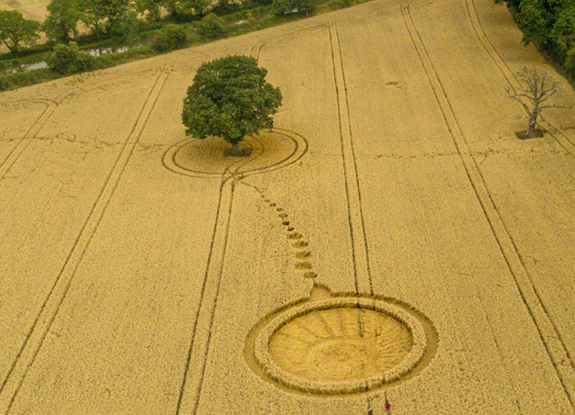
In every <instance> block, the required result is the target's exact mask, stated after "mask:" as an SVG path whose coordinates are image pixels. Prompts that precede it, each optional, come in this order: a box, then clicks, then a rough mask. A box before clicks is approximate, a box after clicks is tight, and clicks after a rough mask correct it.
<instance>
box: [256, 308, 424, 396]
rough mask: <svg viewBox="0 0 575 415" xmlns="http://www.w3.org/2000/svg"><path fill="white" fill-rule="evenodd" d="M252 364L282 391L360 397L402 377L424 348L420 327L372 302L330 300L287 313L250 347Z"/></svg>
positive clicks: (273, 321)
mask: <svg viewBox="0 0 575 415" xmlns="http://www.w3.org/2000/svg"><path fill="white" fill-rule="evenodd" d="M254 348H255V350H254V355H255V360H256V363H257V364H258V365H259V367H260V368H261V370H262V372H263V373H264V375H265V376H267V377H268V378H270V379H271V380H272V381H275V382H278V383H280V384H281V385H282V386H284V387H287V388H290V389H293V390H296V391H300V392H304V393H312V394H324V395H340V394H347V393H357V392H365V391H369V390H373V389H377V388H379V387H382V386H383V385H385V384H388V383H392V382H395V381H397V380H399V379H401V378H402V377H404V376H405V375H407V374H408V373H409V372H410V371H411V370H412V369H413V368H414V367H415V366H416V365H418V363H420V361H421V360H422V358H423V356H424V354H425V353H426V351H427V349H428V341H427V336H426V331H425V329H424V327H423V326H422V324H421V322H420V321H419V320H418V318H417V317H415V316H414V315H413V314H411V313H410V312H408V311H406V310H405V309H403V308H401V307H399V306H397V305H395V304H392V303H389V302H386V301H383V300H379V299H374V298H357V297H339V298H338V297H334V298H330V299H327V300H319V301H311V302H307V303H304V304H300V305H299V306H295V307H291V308H288V309H287V310H285V311H283V312H281V313H279V314H278V315H276V316H275V317H274V318H272V319H271V320H270V321H269V322H268V323H267V324H266V325H265V326H264V327H263V328H262V329H261V330H260V331H259V333H258V335H257V337H256V339H255V344H254Z"/></svg>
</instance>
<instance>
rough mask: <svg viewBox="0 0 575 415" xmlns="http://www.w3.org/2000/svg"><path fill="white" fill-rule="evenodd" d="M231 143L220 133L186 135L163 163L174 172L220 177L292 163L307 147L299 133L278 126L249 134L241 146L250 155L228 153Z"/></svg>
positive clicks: (165, 157) (195, 175) (272, 168)
mask: <svg viewBox="0 0 575 415" xmlns="http://www.w3.org/2000/svg"><path fill="white" fill-rule="evenodd" d="M228 146H229V144H228V143H226V142H225V141H224V140H223V139H222V138H220V137H208V138H205V139H203V140H197V139H186V140H183V141H181V142H179V143H177V144H176V145H174V146H173V147H171V148H170V149H168V151H166V153H165V154H164V157H163V164H164V166H165V167H166V168H167V169H169V170H171V171H173V172H174V173H178V174H183V175H186V176H192V177H221V176H222V175H225V174H226V172H232V173H234V174H243V175H251V174H259V173H265V172H268V171H273V170H277V169H280V168H282V167H285V166H288V165H290V164H293V163H295V162H296V161H298V160H299V159H300V158H301V157H303V155H304V154H305V153H306V152H307V148H308V145H307V141H306V140H305V139H304V138H303V137H301V136H300V135H298V134H295V133H293V132H291V131H285V130H279V129H273V130H271V131H260V133H259V134H257V135H254V136H249V137H246V138H245V139H244V140H243V141H242V142H241V143H240V149H241V150H242V151H245V152H246V154H247V153H249V156H246V157H230V156H227V155H226V149H227V147H228Z"/></svg>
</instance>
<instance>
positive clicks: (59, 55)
mask: <svg viewBox="0 0 575 415" xmlns="http://www.w3.org/2000/svg"><path fill="white" fill-rule="evenodd" d="M47 63H48V67H49V68H50V69H52V70H54V71H56V72H60V73H63V74H69V73H75V72H82V71H86V70H90V69H93V68H94V66H95V59H94V57H93V56H90V55H88V54H87V53H81V52H80V50H79V49H78V45H77V44H76V42H70V44H69V45H64V44H58V45H56V47H55V48H54V53H53V54H52V56H50V57H49V58H48V60H47Z"/></svg>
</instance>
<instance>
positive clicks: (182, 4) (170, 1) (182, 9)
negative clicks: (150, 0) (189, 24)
mask: <svg viewBox="0 0 575 415" xmlns="http://www.w3.org/2000/svg"><path fill="white" fill-rule="evenodd" d="M210 3H211V2H210V0H161V5H162V7H164V8H165V9H166V10H167V11H168V13H169V14H170V16H171V17H172V19H174V20H176V21H192V20H198V19H199V18H200V17H202V16H204V15H205V14H206V11H207V9H208V6H209V5H210Z"/></svg>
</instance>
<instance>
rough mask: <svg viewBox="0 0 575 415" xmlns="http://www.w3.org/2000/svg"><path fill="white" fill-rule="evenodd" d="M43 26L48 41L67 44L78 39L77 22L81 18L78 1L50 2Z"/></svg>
mask: <svg viewBox="0 0 575 415" xmlns="http://www.w3.org/2000/svg"><path fill="white" fill-rule="evenodd" d="M47 10H48V16H47V17H46V20H45V21H44V24H43V29H44V32H46V35H47V36H48V39H50V40H52V41H55V42H60V43H69V42H70V40H72V39H74V40H76V39H77V37H78V22H79V21H80V18H81V17H82V12H81V11H80V6H79V4H78V0H51V1H50V4H48V7H47Z"/></svg>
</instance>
